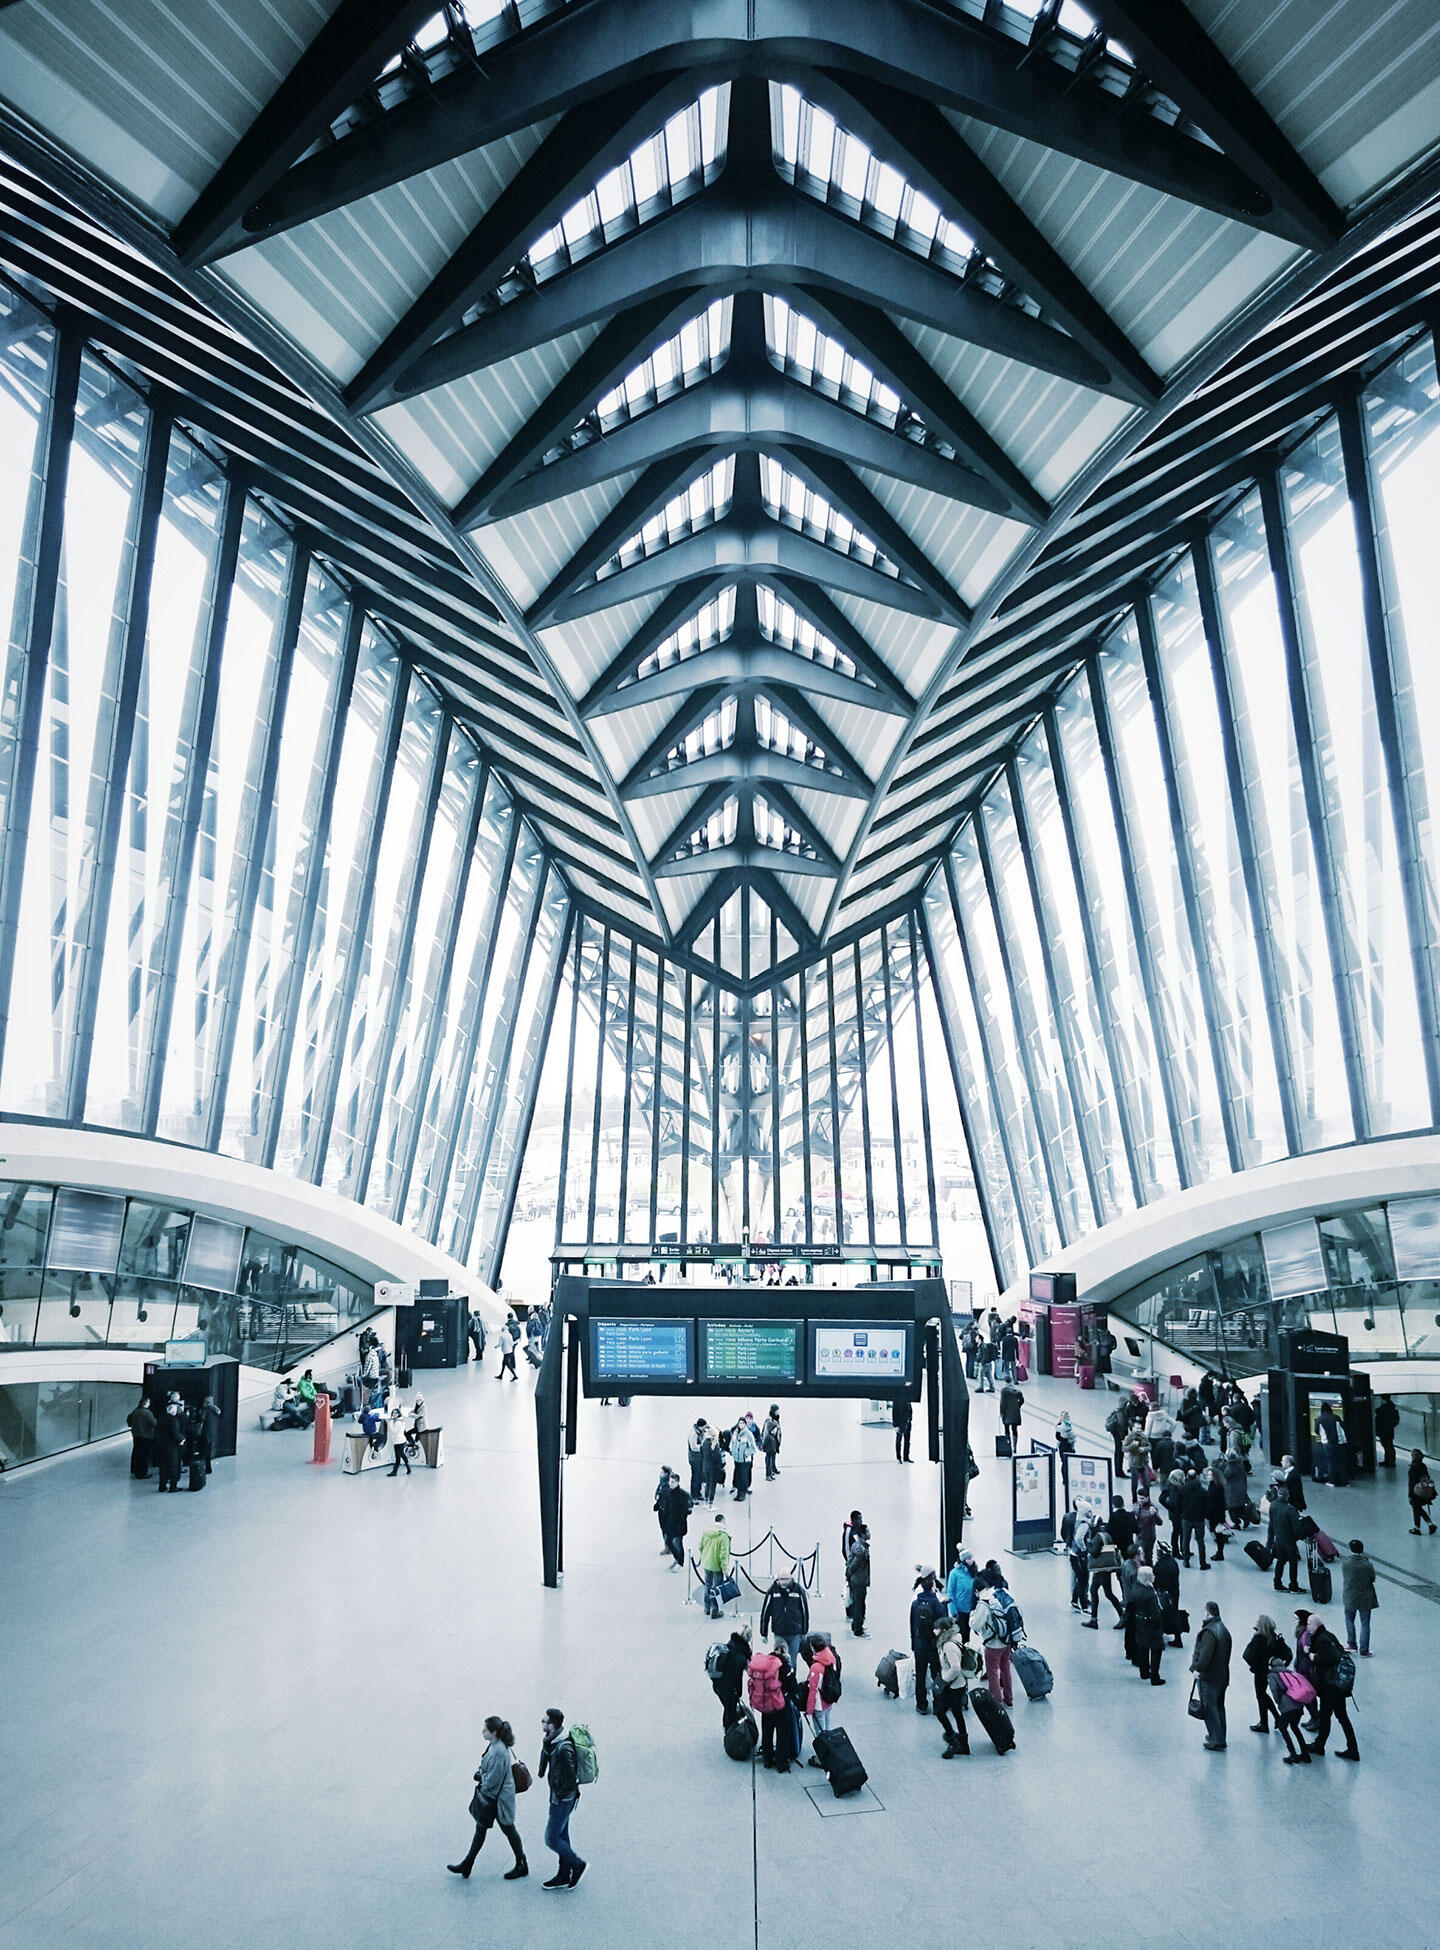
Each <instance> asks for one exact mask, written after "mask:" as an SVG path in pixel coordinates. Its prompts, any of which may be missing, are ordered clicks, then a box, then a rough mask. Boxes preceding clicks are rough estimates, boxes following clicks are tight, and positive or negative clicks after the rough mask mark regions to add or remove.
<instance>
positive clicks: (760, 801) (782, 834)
mask: <svg viewBox="0 0 1440 1950" xmlns="http://www.w3.org/2000/svg"><path fill="white" fill-rule="evenodd" d="M752 808H753V811H752V816H753V818H754V821H755V837H756V839H757V840H758V841H759V842H760V844H761V846H764V847H769V848H770V849H771V850H772V851H774V852H776V853H793V854H797V855H799V856H801V857H802V858H804V859H807V860H818V859H819V857H820V856H819V854H818V853H817V852H816V850H815V848H814V846H812V845H811V843H810V841H809V840H807V839H806V838H805V835H804V834H803V833H800V832H797V831H796V829H795V828H794V827H793V826H792V825H791V824H790V823H789V821H788V820H787V819H786V818H785V817H784V815H783V814H782V813H779V812H777V811H776V809H775V808H774V806H772V805H771V804H770V802H769V800H768V799H766V798H765V796H764V794H763V793H759V792H757V793H756V794H755V797H754V800H753V802H752Z"/></svg>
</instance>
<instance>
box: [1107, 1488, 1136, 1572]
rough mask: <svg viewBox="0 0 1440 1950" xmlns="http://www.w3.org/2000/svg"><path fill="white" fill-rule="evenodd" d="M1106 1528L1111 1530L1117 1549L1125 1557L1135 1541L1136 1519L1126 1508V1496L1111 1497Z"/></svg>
mask: <svg viewBox="0 0 1440 1950" xmlns="http://www.w3.org/2000/svg"><path fill="white" fill-rule="evenodd" d="M1105 1528H1106V1529H1107V1530H1108V1531H1109V1532H1110V1536H1111V1539H1112V1540H1113V1542H1114V1545H1115V1548H1116V1550H1118V1551H1119V1553H1120V1555H1121V1556H1122V1557H1123V1556H1124V1555H1125V1553H1126V1551H1128V1550H1129V1548H1130V1546H1131V1545H1132V1544H1133V1543H1134V1541H1135V1519H1134V1517H1133V1516H1131V1514H1130V1512H1129V1511H1128V1510H1127V1509H1126V1508H1125V1499H1124V1497H1121V1496H1112V1497H1111V1499H1110V1521H1109V1523H1107V1524H1106V1526H1105Z"/></svg>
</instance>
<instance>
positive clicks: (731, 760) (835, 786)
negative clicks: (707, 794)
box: [620, 693, 870, 800]
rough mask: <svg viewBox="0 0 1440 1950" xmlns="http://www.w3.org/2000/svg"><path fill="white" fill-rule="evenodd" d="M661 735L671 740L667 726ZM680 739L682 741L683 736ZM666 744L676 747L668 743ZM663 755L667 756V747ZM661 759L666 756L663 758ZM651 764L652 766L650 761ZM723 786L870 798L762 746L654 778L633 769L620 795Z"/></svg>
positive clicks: (692, 762)
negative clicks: (795, 789)
mask: <svg viewBox="0 0 1440 1950" xmlns="http://www.w3.org/2000/svg"><path fill="white" fill-rule="evenodd" d="M722 695H723V693H722ZM661 735H662V737H665V738H667V739H670V730H669V727H668V726H667V727H666V730H665V731H664V732H663V733H662V734H661ZM680 735H681V736H682V737H683V736H684V733H683V732H682V733H681V734H680ZM670 742H671V743H674V742H675V741H674V740H673V739H671V740H670ZM665 749H666V750H667V751H668V750H669V744H667V745H666V747H665ZM661 756H662V757H663V756H664V753H663V752H662V753H661ZM651 762H652V764H653V763H654V761H653V760H652V761H651ZM722 782H723V783H726V784H730V785H741V784H754V785H761V786H764V785H772V786H782V787H783V786H798V787H800V789H801V790H802V791H806V792H829V793H833V794H835V795H836V796H837V797H839V798H844V799H868V798H869V796H870V795H869V790H868V788H867V787H866V786H864V785H863V784H861V783H860V782H859V781H858V780H856V779H852V778H842V777H841V776H840V775H839V774H838V773H835V772H826V771H822V770H821V769H820V768H819V767H818V766H814V765H807V764H805V762H804V760H803V759H798V758H792V757H791V756H790V755H789V753H788V752H772V751H767V750H766V749H765V748H764V747H763V746H751V747H742V746H739V745H733V746H730V747H728V748H727V749H726V750H725V751H719V752H706V753H705V754H704V756H703V757H700V758H692V759H687V760H686V761H685V762H684V763H682V764H680V765H677V766H675V767H674V768H673V769H672V770H671V771H668V772H657V773H654V774H653V775H652V774H651V773H650V772H648V771H643V770H642V769H641V766H640V764H639V763H637V764H636V765H635V766H633V767H632V768H631V771H630V773H629V775H628V776H627V777H626V778H625V780H624V781H623V782H622V784H621V787H620V794H621V797H622V798H624V799H631V800H633V799H657V798H660V797H662V796H663V795H664V794H665V793H667V792H678V791H681V790H683V789H685V788H686V787H690V786H701V785H714V784H717V783H722Z"/></svg>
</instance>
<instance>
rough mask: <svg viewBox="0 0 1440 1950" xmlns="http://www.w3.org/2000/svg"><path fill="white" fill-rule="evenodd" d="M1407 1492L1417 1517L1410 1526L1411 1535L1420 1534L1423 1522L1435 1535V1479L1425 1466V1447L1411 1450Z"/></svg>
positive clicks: (1411, 1510)
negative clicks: (1432, 1514) (1433, 1510)
mask: <svg viewBox="0 0 1440 1950" xmlns="http://www.w3.org/2000/svg"><path fill="white" fill-rule="evenodd" d="M1406 1494H1407V1495H1408V1496H1409V1498H1410V1514H1411V1516H1412V1517H1413V1518H1414V1519H1415V1521H1414V1522H1413V1523H1412V1524H1411V1526H1410V1535H1411V1536H1412V1537H1418V1536H1419V1535H1420V1526H1421V1524H1422V1523H1423V1524H1427V1525H1428V1526H1429V1529H1430V1535H1431V1536H1432V1537H1433V1536H1434V1535H1435V1525H1434V1523H1433V1521H1432V1519H1431V1516H1430V1510H1431V1506H1432V1505H1433V1503H1434V1501H1435V1479H1434V1478H1433V1477H1432V1476H1431V1474H1430V1472H1429V1470H1428V1469H1427V1468H1426V1467H1425V1451H1424V1450H1423V1449H1412V1450H1411V1451H1410V1473H1409V1476H1408V1478H1407V1490H1406Z"/></svg>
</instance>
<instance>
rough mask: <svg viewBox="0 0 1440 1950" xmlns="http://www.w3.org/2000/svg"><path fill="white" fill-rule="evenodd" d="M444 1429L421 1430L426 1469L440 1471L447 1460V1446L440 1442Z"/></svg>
mask: <svg viewBox="0 0 1440 1950" xmlns="http://www.w3.org/2000/svg"><path fill="white" fill-rule="evenodd" d="M443 1433H444V1431H443V1430H442V1429H421V1431H420V1447H421V1449H422V1450H423V1451H424V1454H425V1467H426V1468H427V1469H438V1468H439V1467H440V1465H441V1463H443V1462H444V1460H445V1445H444V1443H443V1442H442V1441H441V1440H440V1438H441V1436H442V1434H443Z"/></svg>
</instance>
